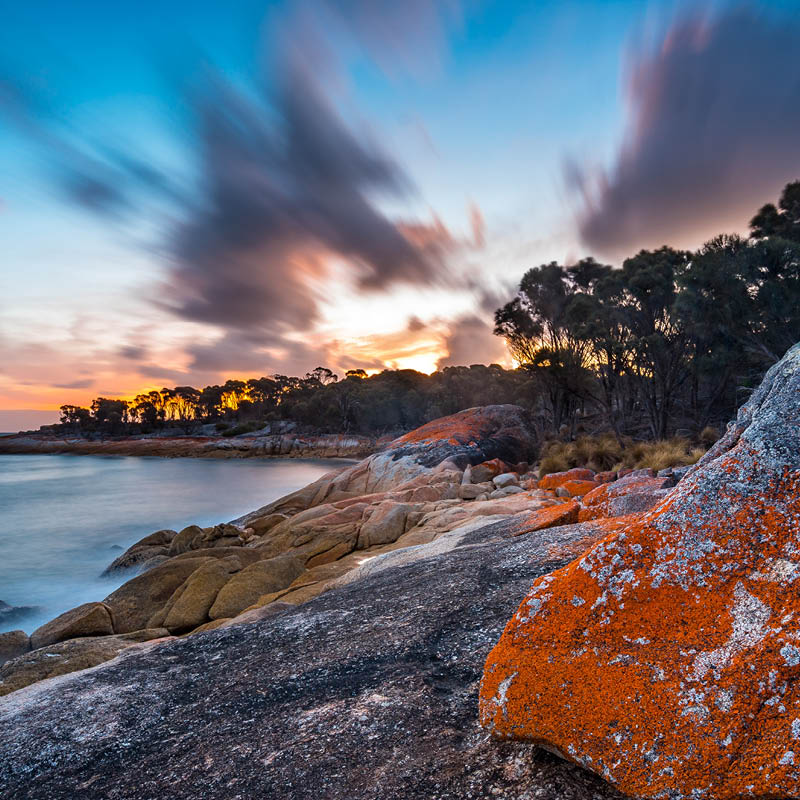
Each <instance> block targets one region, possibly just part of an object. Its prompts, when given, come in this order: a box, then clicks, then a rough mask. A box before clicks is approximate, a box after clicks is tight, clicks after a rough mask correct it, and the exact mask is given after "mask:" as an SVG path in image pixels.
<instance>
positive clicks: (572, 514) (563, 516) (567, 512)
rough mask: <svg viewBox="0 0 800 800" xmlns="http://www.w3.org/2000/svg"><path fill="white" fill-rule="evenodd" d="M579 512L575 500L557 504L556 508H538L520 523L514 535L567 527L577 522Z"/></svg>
mask: <svg viewBox="0 0 800 800" xmlns="http://www.w3.org/2000/svg"><path fill="white" fill-rule="evenodd" d="M579 510H580V506H579V505H578V503H577V501H575V500H570V501H569V502H567V503H559V504H558V505H556V506H548V507H546V508H539V509H537V510H536V511H532V512H531V513H530V515H529V516H528V517H527V518H525V519H524V520H523V521H522V523H521V524H520V527H519V529H518V530H517V531H516V532H515V533H514V535H515V536H521V535H522V534H523V533H533V531H541V530H543V529H544V528H554V527H555V526H556V525H569V524H571V523H573V522H577V521H578V511H579Z"/></svg>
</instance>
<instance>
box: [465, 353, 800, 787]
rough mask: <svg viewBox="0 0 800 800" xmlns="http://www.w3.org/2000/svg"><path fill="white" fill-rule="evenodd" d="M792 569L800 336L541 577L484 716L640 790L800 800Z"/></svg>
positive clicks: (799, 623)
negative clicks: (666, 467) (664, 482)
mask: <svg viewBox="0 0 800 800" xmlns="http://www.w3.org/2000/svg"><path fill="white" fill-rule="evenodd" d="M637 480H640V479H639V478H637V477H636V476H634V477H633V478H632V479H631V481H632V482H635V481H637ZM645 480H646V481H649V482H650V487H651V488H650V489H647V490H646V491H650V492H652V493H658V492H660V491H662V489H663V488H664V487H658V486H656V484H655V483H653V479H652V478H645ZM618 483H619V482H618ZM615 485H616V484H614V483H612V484H603V485H602V486H601V487H600V488H595V489H592V490H591V492H590V493H589V494H587V495H585V496H584V501H587V502H588V504H589V505H588V506H587V508H588V509H603V508H605V509H606V511H609V510H611V511H613V510H614V508H613V507H614V504H615V502H616V501H617V500H618V499H619V496H615V495H614V488H613V487H614V486H615ZM595 493H596V494H595ZM592 495H594V497H592ZM622 497H623V498H624V496H622ZM618 505H619V504H618ZM623 505H624V504H623ZM635 505H636V504H635V503H628V504H627V506H626V507H625V508H624V509H619V508H618V509H617V510H626V511H632V510H639V509H636V508H635ZM631 506H634V508H632V507H631ZM579 513H580V512H579ZM798 577H800V345H797V346H795V347H794V348H792V349H791V350H790V351H789V352H788V353H787V354H786V356H784V358H783V360H782V361H781V362H779V363H778V364H776V365H775V366H774V367H773V368H772V369H771V370H770V371H769V372H768V373H767V375H766V377H765V378H764V381H763V382H762V384H761V386H760V387H759V388H758V390H757V391H755V392H754V393H753V395H752V396H751V398H750V400H749V401H748V403H747V404H746V405H745V406H743V407H742V408H741V409H740V411H739V414H738V417H737V419H736V421H735V422H733V423H732V424H731V425H729V427H728V431H727V433H726V434H725V436H724V437H723V438H722V439H721V440H720V441H719V442H718V443H717V444H716V445H715V446H714V447H713V448H712V450H711V451H709V452H708V453H707V454H706V455H705V456H704V457H703V459H702V460H701V461H700V462H699V463H698V464H697V465H696V466H695V467H694V468H693V469H692V470H691V471H690V472H689V474H688V475H687V476H686V477H685V478H684V479H683V480H682V481H681V482H680V483H679V484H678V486H677V487H676V488H675V489H673V490H671V491H668V492H667V493H665V495H664V496H663V497H662V498H661V500H660V502H659V503H658V504H657V505H656V506H655V507H653V508H651V509H650V510H648V511H647V512H646V513H644V514H643V515H642V514H639V515H636V516H634V517H633V518H632V519H631V520H630V522H628V523H627V524H625V525H624V526H622V527H621V528H620V529H619V530H617V531H615V532H613V533H611V534H609V535H608V536H607V537H606V538H604V539H603V540H601V541H599V542H597V543H596V544H595V545H594V546H593V547H592V548H591V549H590V550H589V551H588V552H586V553H585V554H584V555H583V556H582V557H581V558H579V559H577V560H576V561H574V562H572V563H570V564H569V565H567V566H565V567H563V568H561V569H560V570H556V571H555V572H553V573H551V574H549V575H546V576H542V577H541V578H539V579H537V580H536V581H535V582H534V584H533V588H532V589H531V590H530V592H529V593H528V595H527V596H526V597H525V599H524V600H523V601H522V603H521V605H520V606H519V608H518V610H517V612H516V613H515V614H514V616H513V617H512V619H511V621H510V622H509V623H508V625H507V626H506V628H505V631H504V633H503V635H502V637H501V638H500V641H499V642H498V644H497V645H496V646H495V647H494V649H493V650H492V652H491V653H490V655H489V657H488V659H487V661H486V665H485V672H484V676H483V681H482V685H481V692H480V716H481V721H482V723H483V725H484V726H485V727H486V728H487V729H488V730H490V731H491V732H492V734H493V735H494V736H496V737H498V738H501V739H505V740H523V741H529V742H534V743H536V744H539V745H541V746H543V747H546V748H547V749H548V750H550V751H553V752H555V753H558V754H559V755H561V756H562V757H563V758H565V759H568V760H570V761H573V762H574V763H576V764H581V765H582V766H584V767H586V768H587V769H589V770H592V771H593V772H595V773H597V774H598V775H601V776H602V777H603V778H604V779H605V780H607V781H608V782H610V783H611V784H613V785H614V786H616V787H617V788H618V789H619V790H621V791H622V792H625V793H626V794H629V795H632V796H635V797H640V798H670V800H680V799H681V798H698V799H699V798H708V800H712V799H713V800H728V799H729V798H730V799H732V798H740V797H759V798H766V797H770V798H778V797H800V594H799V593H798V590H797V587H798V585H800V584H798V583H797V579H798Z"/></svg>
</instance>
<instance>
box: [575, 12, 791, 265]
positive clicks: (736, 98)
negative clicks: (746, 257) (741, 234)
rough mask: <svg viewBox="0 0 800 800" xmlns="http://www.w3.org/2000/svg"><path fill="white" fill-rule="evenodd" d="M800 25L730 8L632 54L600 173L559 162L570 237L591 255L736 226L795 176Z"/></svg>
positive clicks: (685, 241) (682, 25) (689, 240)
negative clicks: (573, 207) (572, 217)
mask: <svg viewBox="0 0 800 800" xmlns="http://www.w3.org/2000/svg"><path fill="white" fill-rule="evenodd" d="M798 52H800V21H798V19H797V18H796V17H795V18H781V19H778V18H776V17H772V16H768V15H767V14H765V13H762V12H759V11H757V10H756V9H755V7H752V6H748V7H741V6H740V7H736V8H733V9H728V10H725V11H722V12H720V13H719V14H718V15H716V16H710V17H699V16H694V17H691V18H688V19H684V20H682V21H680V22H677V23H675V24H674V25H673V26H672V28H671V29H670V30H669V31H668V32H667V34H666V35H665V36H664V38H663V41H662V42H661V43H660V47H659V48H658V49H657V50H655V51H654V52H653V53H647V54H645V53H643V52H639V53H637V54H634V55H633V57H632V60H631V66H630V67H629V69H628V76H627V83H628V93H629V102H630V108H631V118H630V121H629V125H628V130H627V133H626V138H625V141H624V144H623V146H622V148H621V150H620V152H619V154H618V156H617V159H616V163H615V164H614V166H613V167H612V168H611V169H610V170H609V171H608V172H603V171H600V172H597V171H593V170H592V169H591V167H588V166H586V165H581V164H576V163H574V162H573V163H571V164H569V165H568V166H567V168H566V171H565V172H566V180H567V183H568V184H569V185H570V186H571V187H572V188H573V189H574V190H576V191H578V192H580V193H581V194H582V196H583V202H584V208H583V212H582V215H581V217H580V232H581V235H582V238H583V240H584V242H585V244H587V245H588V246H590V247H591V248H593V249H594V250H595V251H597V252H599V253H601V254H608V255H617V256H618V255H626V254H628V253H630V252H632V251H634V250H635V249H637V248H639V247H653V246H659V245H661V244H663V243H665V242H668V243H670V244H674V245H679V246H680V245H684V246H687V245H692V244H696V243H697V242H698V241H699V240H700V239H702V238H705V237H707V236H709V235H713V234H714V233H717V232H720V231H722V230H725V229H728V230H730V229H742V228H744V227H745V226H746V224H747V222H748V221H749V219H750V217H751V216H752V215H753V214H754V213H755V211H756V210H757V209H758V208H759V207H760V206H761V205H762V204H763V203H765V202H768V201H772V200H774V199H775V198H776V196H777V195H778V194H779V192H780V189H781V187H782V186H783V185H784V184H785V183H787V182H788V181H790V180H792V179H796V178H798V177H800V58H798Z"/></svg>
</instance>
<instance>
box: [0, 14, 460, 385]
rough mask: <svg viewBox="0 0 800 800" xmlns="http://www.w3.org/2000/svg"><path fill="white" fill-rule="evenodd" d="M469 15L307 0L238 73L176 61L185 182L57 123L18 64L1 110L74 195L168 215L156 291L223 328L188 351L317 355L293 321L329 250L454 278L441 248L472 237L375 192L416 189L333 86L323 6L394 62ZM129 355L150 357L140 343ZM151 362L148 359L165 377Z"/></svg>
mask: <svg viewBox="0 0 800 800" xmlns="http://www.w3.org/2000/svg"><path fill="white" fill-rule="evenodd" d="M460 16H461V12H460V3H459V2H456V0H441V2H428V0H410V1H409V2H408V3H404V4H396V3H392V2H388V0H386V1H385V2H375V1H374V0H313V2H309V3H307V4H303V5H298V6H295V7H294V10H293V11H289V12H286V13H284V14H281V13H280V12H275V13H274V14H271V15H269V16H268V17H267V23H268V26H271V28H272V29H271V31H270V34H269V35H268V36H267V38H266V41H267V43H268V44H267V47H266V48H265V49H266V50H267V51H268V53H269V60H270V62H271V63H270V68H269V69H265V70H263V71H261V72H258V71H255V70H254V73H253V74H252V75H251V76H249V77H248V76H245V77H243V78H242V76H237V79H236V82H235V85H234V82H233V81H231V80H228V79H227V78H226V77H225V76H223V75H222V74H221V73H219V72H217V71H216V70H215V69H214V68H213V67H212V66H209V65H206V66H205V67H203V66H201V65H199V64H198V63H196V60H195V63H191V64H187V63H184V68H183V70H182V74H181V75H180V76H179V78H178V79H177V80H173V81H172V84H171V85H172V87H173V89H174V91H175V97H174V98H173V99H174V101H175V103H174V104H175V105H176V106H179V107H181V108H182V109H184V110H186V111H188V116H187V118H188V122H189V128H188V130H187V129H186V128H183V127H182V128H181V129H180V130H178V129H176V130H174V131H172V133H174V134H177V140H178V141H179V142H180V144H181V145H182V147H183V153H182V155H183V156H184V158H185V161H186V162H187V163H189V164H193V165H194V166H195V167H196V175H195V176H194V179H193V180H192V181H190V182H184V183H181V182H180V181H179V180H178V179H176V178H175V175H174V174H173V173H175V172H180V170H173V171H172V172H171V173H170V172H168V171H166V170H164V169H163V168H159V167H158V166H157V165H156V164H155V163H153V164H151V163H149V161H148V160H147V157H146V155H145V154H143V153H134V152H132V151H130V150H127V149H126V148H124V147H122V146H120V144H119V142H117V141H114V140H112V139H111V137H110V136H108V135H106V136H104V135H103V131H93V132H90V133H87V132H83V131H80V130H74V129H69V128H65V126H64V125H63V122H62V120H61V119H59V115H58V114H55V113H53V112H52V111H51V110H50V108H49V106H48V103H47V102H46V101H45V100H44V99H43V97H45V96H46V93H42V92H37V91H36V89H37V87H36V86H35V85H34V84H32V83H31V81H30V80H29V79H27V78H26V77H24V76H21V75H17V76H16V77H15V78H14V79H6V80H4V81H2V82H0V112H4V115H5V117H6V118H7V119H11V120H13V121H14V123H15V125H16V127H17V129H18V130H20V131H22V132H23V133H24V134H25V136H26V139H27V140H28V141H29V142H30V143H33V144H34V145H35V146H36V147H38V148H39V152H40V153H41V154H42V156H43V158H42V161H43V163H44V165H45V167H46V169H47V170H48V172H49V174H50V176H51V178H52V179H53V180H54V181H55V182H56V183H57V184H58V185H59V186H60V187H61V188H62V189H64V190H65V191H66V192H67V196H68V197H69V199H70V200H71V201H72V202H73V203H76V204H78V205H80V206H81V207H83V208H85V209H88V210H89V211H91V212H93V213H95V214H100V215H103V216H104V217H107V218H108V217H117V218H120V219H122V220H126V221H130V220H132V221H133V222H134V224H139V228H140V229H141V228H150V229H152V228H153V221H154V219H158V220H159V221H160V224H161V225H162V226H163V227H162V233H163V237H162V239H161V241H160V242H156V243H154V244H153V245H151V247H150V249H151V252H155V253H157V254H159V255H160V256H161V258H162V260H163V264H164V279H163V281H162V282H161V284H160V285H159V286H158V287H156V288H155V289H154V291H153V292H152V300H153V302H154V303H155V304H156V305H157V306H158V307H159V308H160V309H162V310H167V311H168V312H169V313H171V314H172V315H174V316H175V317H177V318H180V319H183V320H188V321H191V322H199V323H204V324H208V325H213V326H215V327H216V328H217V330H218V332H219V333H221V334H222V335H221V336H220V337H219V338H217V339H216V340H215V341H214V342H212V343H207V342H205V343H199V344H196V345H194V346H192V347H190V348H189V349H188V355H189V356H190V359H191V363H190V366H189V369H194V370H206V369H210V368H211V365H215V367H216V368H218V369H222V368H223V367H224V366H227V365H228V364H229V363H230V364H232V363H243V362H248V363H250V359H247V358H245V357H243V355H242V352H241V350H242V348H245V347H246V348H249V349H250V350H251V351H252V353H253V354H254V355H255V359H254V360H255V361H257V362H258V363H262V364H264V367H263V369H264V370H265V371H267V370H269V368H270V359H274V363H275V368H280V367H281V365H286V364H295V363H297V361H298V360H299V359H300V358H303V357H306V356H307V357H308V358H309V362H317V361H318V360H319V356H318V355H314V352H319V351H320V350H321V349H323V350H324V348H323V347H322V346H321V345H319V344H318V343H316V342H315V343H314V344H313V345H303V346H300V345H298V344H297V342H296V341H295V339H296V335H297V334H298V333H305V334H308V332H310V331H312V330H313V329H314V326H315V325H316V324H317V322H318V321H319V318H320V303H321V302H322V301H323V300H324V301H327V300H328V299H329V298H328V297H327V294H326V293H327V292H328V291H330V288H331V283H332V282H333V281H334V274H333V271H332V267H331V264H332V263H335V264H338V265H342V264H343V265H346V267H345V269H344V271H343V272H337V273H336V276H335V278H336V279H339V277H340V275H341V276H344V279H345V280H346V281H347V282H348V283H349V284H351V285H352V286H353V287H355V289H356V290H357V291H360V292H362V293H367V292H382V291H386V290H389V289H390V288H391V287H393V286H396V285H398V284H407V285H409V284H410V285H414V286H431V285H436V284H442V283H443V282H445V281H446V280H447V279H448V276H449V274H448V267H447V259H448V257H449V256H450V255H451V254H452V253H453V252H454V251H455V250H456V249H458V248H459V247H462V246H463V242H461V241H456V240H454V238H453V237H452V236H451V234H450V232H449V231H448V230H447V228H446V227H445V226H444V224H443V223H442V222H441V221H440V220H439V219H438V218H436V216H435V215H433V219H432V221H430V222H426V221H419V220H407V219H404V220H399V219H393V218H391V217H390V216H389V215H388V214H387V213H386V212H385V211H383V210H382V205H381V204H382V202H383V201H384V200H387V199H388V200H392V201H393V203H394V205H395V206H397V205H399V203H402V202H404V201H406V200H408V199H410V198H413V197H415V194H416V189H415V187H414V185H413V183H412V181H411V179H410V178H409V176H408V174H407V173H406V171H405V170H404V169H403V167H402V166H401V165H400V164H399V163H398V162H397V161H396V160H395V159H394V158H393V157H392V156H391V154H389V153H387V152H386V151H385V150H384V148H383V147H381V146H380V145H379V144H378V143H377V141H376V137H375V136H374V135H373V134H370V133H368V132H367V131H366V130H364V126H363V125H362V126H356V125H353V124H351V123H349V122H348V121H346V120H345V118H344V116H343V115H342V114H341V113H340V110H339V105H338V104H337V103H336V102H335V101H334V97H335V96H336V92H335V91H334V89H336V90H337V91H338V94H339V95H341V94H342V93H343V92H342V86H337V85H336V80H339V81H340V82H343V81H344V79H343V78H342V75H344V67H345V64H346V60H345V57H344V55H342V54H341V53H338V52H337V53H334V52H333V51H332V49H330V48H331V43H332V42H334V41H338V39H337V36H336V35H335V34H334V33H332V32H331V30H329V23H331V24H333V25H335V26H336V28H337V30H338V31H339V32H340V33H342V34H344V35H345V37H346V38H348V37H349V41H350V43H351V47H352V46H355V47H356V48H357V49H359V50H360V52H361V53H362V54H363V55H366V57H367V58H371V59H372V60H373V61H375V62H376V63H377V64H378V65H379V67H380V68H381V69H384V70H386V71H387V72H396V71H398V70H403V71H407V70H408V69H410V68H411V66H412V65H413V64H419V65H422V64H423V63H427V62H428V60H429V58H428V57H430V61H431V62H435V61H437V60H438V58H439V57H440V56H441V55H442V53H443V52H444V51H445V47H446V46H445V41H446V32H447V30H448V28H449V27H450V26H452V25H454V24H458V21H459V19H460ZM262 55H263V54H262ZM189 58H191V57H189ZM348 58H349V53H348ZM256 60H258V59H256ZM190 75H191V78H189V77H188V76H190ZM332 76H333V77H332ZM0 80H2V78H1V77H0ZM185 122H186V119H184V120H183V121H182V123H181V124H182V125H183V124H185ZM187 183H190V184H191V189H189V188H187ZM398 201H399V203H398ZM165 212H166V213H165ZM142 222H144V223H145V225H143V226H142V225H140V223H142ZM119 355H121V356H122V357H123V358H126V359H131V360H134V361H143V360H145V359H146V358H147V355H146V352H145V351H144V350H143V349H142V348H139V347H136V346H129V347H125V348H122V349H121V350H120V351H119ZM229 358H230V359H232V361H231V362H227V361H226V359H229ZM153 369H154V365H152V364H143V365H142V366H141V367H140V370H141V371H142V374H146V375H149V376H152V377H158V376H157V375H156V374H155V373H154V372H153Z"/></svg>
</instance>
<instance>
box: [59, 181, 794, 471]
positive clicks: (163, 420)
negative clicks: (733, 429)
mask: <svg viewBox="0 0 800 800" xmlns="http://www.w3.org/2000/svg"><path fill="white" fill-rule="evenodd" d="M494 321H495V328H494V332H495V334H497V335H498V336H501V337H503V338H504V339H505V341H506V343H507V345H508V348H509V351H510V353H511V355H512V356H513V357H514V360H515V361H516V362H517V364H518V365H519V366H518V367H517V368H516V369H511V370H509V369H504V368H503V367H502V366H500V365H498V364H491V365H488V366H486V365H477V364H476V365H472V366H469V367H466V366H464V367H445V368H444V369H442V370H440V371H437V372H434V373H433V374H432V375H425V374H423V373H420V372H416V371H414V370H384V371H382V372H380V373H378V374H374V375H367V373H366V372H365V371H364V370H361V369H355V370H349V371H348V372H347V373H346V374H345V375H344V376H343V377H342V378H339V376H337V375H336V374H335V373H334V372H333V371H332V370H330V369H328V368H326V367H317V368H316V369H314V370H312V371H311V372H309V373H307V374H306V375H304V376H303V377H296V376H287V375H270V376H263V377H259V378H250V379H246V380H228V381H227V382H226V383H224V384H221V385H212V386H206V387H204V388H202V389H197V388H194V387H192V386H176V387H173V388H163V389H161V390H158V391H150V392H147V393H143V394H140V395H137V396H136V397H134V398H133V399H132V400H124V399H113V398H105V397H99V398H97V399H95V400H94V401H93V402H92V404H91V406H90V407H89V408H82V407H78V406H73V405H65V406H62V408H61V423H60V425H59V426H55V428H56V429H57V430H58V431H59V432H74V433H80V434H84V435H130V434H138V433H150V432H154V431H158V430H160V429H167V428H169V429H175V428H178V429H181V430H183V431H184V432H185V433H191V432H193V431H196V430H197V429H198V428H199V426H200V425H201V424H213V425H214V426H215V428H214V429H215V431H216V432H218V433H220V434H222V435H223V436H236V435H239V434H242V433H249V432H254V431H256V430H258V429H260V428H262V427H264V426H265V425H266V424H268V423H271V422H276V421H291V422H293V423H295V424H297V425H299V426H301V427H304V428H306V429H309V430H314V431H317V432H331V433H359V434H367V435H381V434H396V433H401V432H404V431H407V430H411V429H412V428H415V427H417V426H419V425H422V424H424V423H426V422H429V421H430V420H433V419H437V418H439V417H442V416H445V415H447V414H453V413H456V412H457V411H460V410H463V409H466V408H471V407H475V406H480V405H487V404H490V403H512V404H515V405H519V406H522V407H523V408H525V409H526V410H527V411H528V412H529V413H530V414H531V416H532V419H533V424H534V425H535V428H536V430H537V432H538V434H539V436H540V439H541V440H542V441H544V440H547V439H554V438H556V439H560V440H562V441H566V442H570V441H572V440H575V439H579V438H580V437H582V436H583V437H585V436H589V435H599V434H604V433H608V434H610V438H609V437H606V438H605V439H604V440H603V441H606V442H608V441H613V443H614V447H615V448H616V449H617V450H619V449H620V448H621V447H622V445H623V443H624V442H625V441H628V440H630V441H643V440H652V441H661V442H663V441H665V440H669V439H673V438H674V437H679V438H680V440H681V441H682V442H683V441H685V444H679V445H676V444H674V443H673V444H672V445H668V444H667V445H665V444H661V445H659V446H660V447H661V448H662V449H664V448H669V447H672V450H673V451H674V450H675V448H676V447H677V448H678V449H681V451H682V455H683V456H686V457H687V458H689V457H691V453H692V451H693V448H696V447H698V446H700V445H702V444H703V442H702V441H701V439H703V438H706V439H707V438H708V431H709V430H713V429H723V428H724V426H725V424H726V422H727V420H728V419H730V418H731V416H732V415H733V413H734V412H735V410H736V408H737V407H738V406H739V405H740V404H741V403H742V402H743V401H744V400H745V399H746V398H747V396H748V394H749V393H750V392H751V391H752V389H753V388H754V387H755V386H756V385H757V384H758V382H759V381H760V379H761V377H762V375H763V374H764V372H765V371H766V370H767V369H768V368H769V367H770V366H771V365H772V364H773V363H775V362H776V361H778V360H779V359H780V357H781V356H782V355H783V353H784V352H785V351H786V350H787V349H788V348H789V347H790V346H791V344H792V343H793V342H795V341H797V340H798V339H800V181H796V182H794V183H790V184H788V185H787V186H786V187H785V188H784V190H783V193H782V195H781V198H780V200H779V203H778V204H777V205H773V204H768V205H766V206H764V207H763V208H761V209H760V210H759V211H758V213H757V214H756V215H755V216H754V217H753V219H752V220H751V222H750V236H749V237H748V238H744V237H741V236H738V235H720V236H717V237H715V238H713V239H711V240H710V241H708V242H707V243H706V244H704V245H703V246H702V247H701V248H700V249H699V250H698V251H697V252H694V253H691V252H688V251H683V250H675V249H673V248H671V247H666V246H665V247H662V248H660V249H658V250H652V251H647V250H642V251H641V252H639V253H638V254H636V255H634V256H632V257H630V258H627V259H625V260H624V261H623V263H622V267H621V268H620V269H614V268H612V267H611V266H609V265H606V264H601V263H599V262H598V261H596V260H594V259H593V258H585V259H583V260H581V261H578V262H577V263H574V264H569V265H563V264H558V263H554V262H553V263H549V264H544V265H541V266H538V267H534V268H532V269H531V270H529V271H528V272H527V273H526V274H525V275H524V276H523V278H522V280H521V282H520V284H519V291H518V292H517V294H516V296H515V297H514V298H513V299H512V300H511V301H510V302H508V303H507V304H505V305H504V306H503V307H502V308H500V309H498V310H497V311H496V313H495V320H494ZM703 432H705V433H703ZM701 434H702V436H701ZM706 444H707V443H706ZM613 449H614V448H612V450H613ZM673 455H674V453H673ZM695 455H696V454H695ZM564 458H565V459H566V461H564ZM564 458H562V462H563V463H566V464H568V465H570V464H572V463H573V459H571V458H570V457H568V456H564ZM627 458H628V460H630V459H631V458H632V456H631V455H628V456H627ZM609 460H613V463H617V462H622V461H623V459H622V458H621V457H620V456H619V454H618V453H617V454H616V455H614V454H613V453H612V454H611V455H609V456H608V457H607V458H603V459H601V461H603V463H605V462H607V461H609ZM683 460H685V459H683ZM641 461H642V459H641V457H637V458H636V459H635V463H641ZM560 463H561V462H560Z"/></svg>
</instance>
